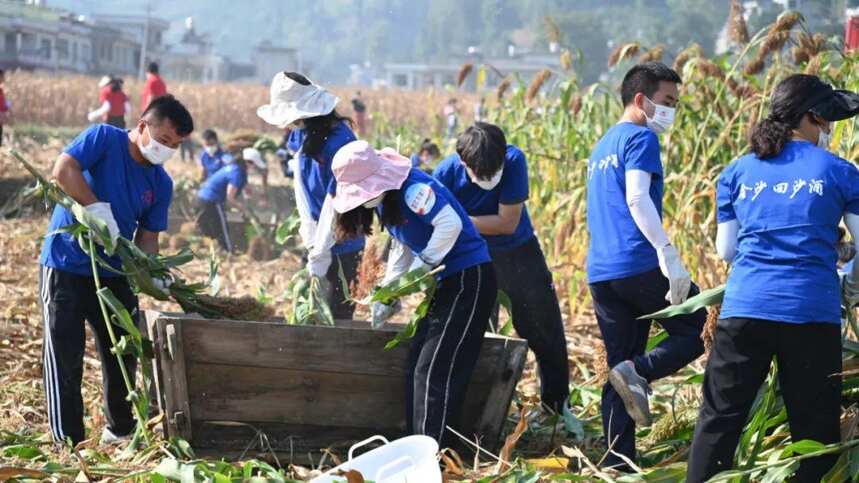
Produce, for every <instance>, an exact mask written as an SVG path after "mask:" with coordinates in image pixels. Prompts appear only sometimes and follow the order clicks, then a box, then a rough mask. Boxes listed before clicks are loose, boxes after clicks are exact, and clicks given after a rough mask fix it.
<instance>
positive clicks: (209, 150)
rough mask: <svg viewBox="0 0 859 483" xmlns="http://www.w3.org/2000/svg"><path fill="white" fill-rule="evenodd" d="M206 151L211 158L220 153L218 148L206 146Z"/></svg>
mask: <svg viewBox="0 0 859 483" xmlns="http://www.w3.org/2000/svg"><path fill="white" fill-rule="evenodd" d="M205 150H206V152H207V153H209V156H214V155H215V154H216V153H217V152H218V146H217V145H215V146H206V147H205Z"/></svg>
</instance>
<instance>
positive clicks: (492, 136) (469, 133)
mask: <svg viewBox="0 0 859 483" xmlns="http://www.w3.org/2000/svg"><path fill="white" fill-rule="evenodd" d="M456 152H457V154H459V157H460V159H462V161H463V162H464V163H465V165H466V166H468V167H469V168H470V169H471V171H473V172H474V174H475V175H476V176H477V177H478V178H480V179H489V178H491V177H492V176H493V175H494V174H495V173H497V172H498V170H499V169H500V168H501V166H503V165H504V158H505V157H506V156H507V138H506V137H505V136H504V131H502V130H501V128H500V127H498V126H496V125H495V124H489V123H488V122H476V123H474V125H473V126H470V127H469V128H468V129H466V130H465V132H463V133H462V134H460V135H459V138H458V139H457V140H456Z"/></svg>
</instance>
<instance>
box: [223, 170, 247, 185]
mask: <svg viewBox="0 0 859 483" xmlns="http://www.w3.org/2000/svg"><path fill="white" fill-rule="evenodd" d="M227 179H228V182H229V184H231V185H233V186H234V187H235V188H236V189H237V190H241V189H242V188H244V187H245V185H246V184H247V182H248V175H247V174H246V173H244V172H243V171H242V170H241V169H236V170H233V171H231V172H230V175H229V177H228V178H227Z"/></svg>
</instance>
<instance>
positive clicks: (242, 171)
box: [197, 154, 248, 253]
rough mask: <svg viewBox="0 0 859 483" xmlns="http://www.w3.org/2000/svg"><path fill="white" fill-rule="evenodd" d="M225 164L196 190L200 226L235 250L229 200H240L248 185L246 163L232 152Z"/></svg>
mask: <svg viewBox="0 0 859 483" xmlns="http://www.w3.org/2000/svg"><path fill="white" fill-rule="evenodd" d="M224 159H225V160H226V162H227V163H226V165H224V167H223V168H221V169H220V170H218V171H217V172H216V173H215V174H213V175H212V176H211V177H209V179H207V180H206V181H205V182H203V186H201V187H200V191H199V192H198V193H197V212H198V213H199V214H198V215H197V227H198V228H199V230H200V232H201V233H202V234H203V235H205V236H207V237H211V238H214V239H216V240H218V244H220V245H221V248H223V249H224V250H226V251H227V252H229V253H233V250H234V249H235V246H234V245H233V241H232V238H231V237H230V229H229V224H228V223H227V212H226V203H227V201H228V200H229V201H232V202H234V203H241V196H242V191H243V190H244V188H245V185H247V184H248V168H247V162H246V161H245V160H244V159H243V158H238V157H235V156H232V155H229V154H228V155H226V156H225V157H224Z"/></svg>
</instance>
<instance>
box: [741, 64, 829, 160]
mask: <svg viewBox="0 0 859 483" xmlns="http://www.w3.org/2000/svg"><path fill="white" fill-rule="evenodd" d="M822 83H823V82H822V81H821V80H820V78H818V77H817V76H813V75H807V74H794V75H791V76H788V77H787V78H785V79H784V80H783V81H781V82H779V83H778V85H777V86H776V87H775V90H773V93H772V96H771V97H770V113H769V115H768V116H767V117H766V118H764V119H763V120H761V121H759V122H758V123H757V124H756V125H755V127H753V128H752V131H751V134H750V135H749V141H750V143H751V145H752V152H753V153H755V155H756V156H757V157H758V159H769V158H773V157H775V156H778V154H779V153H781V151H782V150H783V149H784V145H785V144H787V142H788V141H790V140H791V138H792V137H793V130H794V129H796V128H797V127H799V123H800V121H802V118H803V117H805V115H806V114H808V113H809V110H808V109H807V108H806V106H807V102H806V101H807V100H808V98H809V97H811V96H812V95H814V94H815V93H816V92H817V90H818V89H820V86H821V84H822Z"/></svg>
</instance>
